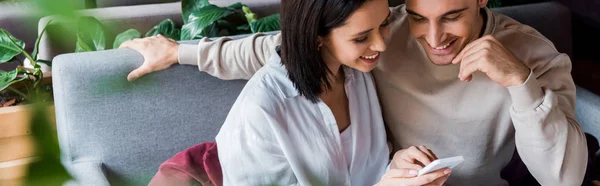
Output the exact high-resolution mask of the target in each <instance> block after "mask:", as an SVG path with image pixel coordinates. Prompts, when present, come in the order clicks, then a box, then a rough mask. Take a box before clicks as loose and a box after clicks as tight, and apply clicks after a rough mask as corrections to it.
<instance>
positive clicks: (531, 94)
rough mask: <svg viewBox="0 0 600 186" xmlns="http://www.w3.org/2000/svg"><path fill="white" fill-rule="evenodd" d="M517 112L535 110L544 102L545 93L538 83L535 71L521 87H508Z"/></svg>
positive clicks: (530, 73)
mask: <svg viewBox="0 0 600 186" xmlns="http://www.w3.org/2000/svg"><path fill="white" fill-rule="evenodd" d="M508 92H509V93H510V97H511V99H512V106H513V109H514V110H515V111H527V110H534V109H535V108H537V107H538V106H540V104H542V102H543V101H544V91H543V90H542V87H541V86H540V84H539V83H538V81H537V79H536V76H535V75H534V74H533V71H529V77H527V80H525V82H524V83H523V84H521V85H517V86H510V87H508Z"/></svg>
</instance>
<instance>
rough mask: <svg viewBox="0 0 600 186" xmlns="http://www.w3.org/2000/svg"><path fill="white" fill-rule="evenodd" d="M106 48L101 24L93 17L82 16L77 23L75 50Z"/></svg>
mask: <svg viewBox="0 0 600 186" xmlns="http://www.w3.org/2000/svg"><path fill="white" fill-rule="evenodd" d="M104 49H106V35H105V32H104V28H103V27H102V24H101V23H100V22H99V21H98V20H97V19H96V18H94V17H82V18H81V19H80V20H79V23H78V25H77V43H76V44H75V52H90V51H99V50H104Z"/></svg>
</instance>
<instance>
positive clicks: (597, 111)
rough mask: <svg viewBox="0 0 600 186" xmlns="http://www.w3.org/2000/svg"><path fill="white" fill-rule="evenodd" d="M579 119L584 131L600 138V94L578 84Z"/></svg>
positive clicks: (577, 107)
mask: <svg viewBox="0 0 600 186" xmlns="http://www.w3.org/2000/svg"><path fill="white" fill-rule="evenodd" d="M575 105H576V109H577V113H576V114H577V121H579V124H580V125H581V127H582V128H583V131H585V132H587V133H590V134H591V135H593V136H594V137H596V139H600V96H598V95H596V94H594V93H592V92H590V91H589V90H586V89H585V88H582V87H579V86H577V101H576V103H575Z"/></svg>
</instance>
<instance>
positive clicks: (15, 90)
mask: <svg viewBox="0 0 600 186" xmlns="http://www.w3.org/2000/svg"><path fill="white" fill-rule="evenodd" d="M8 89H10V90H11V91H13V92H15V93H17V94H19V96H21V97H23V98H25V99H27V95H25V94H24V93H23V92H21V91H19V90H17V89H16V88H13V87H10V86H9V87H8Z"/></svg>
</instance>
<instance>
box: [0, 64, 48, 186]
mask: <svg viewBox="0 0 600 186" xmlns="http://www.w3.org/2000/svg"><path fill="white" fill-rule="evenodd" d="M51 77H52V74H50V73H48V75H46V74H44V80H43V81H42V83H43V84H47V83H48V84H51V82H52V79H51ZM32 112H33V110H32V107H31V105H18V106H10V107H0V185H2V186H20V185H23V182H22V180H23V178H24V177H25V175H26V173H27V166H28V165H29V164H30V163H31V162H32V161H33V160H34V159H35V155H36V154H35V147H34V144H33V139H32V137H31V127H30V126H31V123H30V122H31V119H32V115H31V114H32ZM48 114H49V116H48V118H50V120H51V121H50V123H51V124H52V125H53V127H52V128H53V129H54V131H52V132H56V127H55V126H56V120H55V112H54V106H49V107H48Z"/></svg>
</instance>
